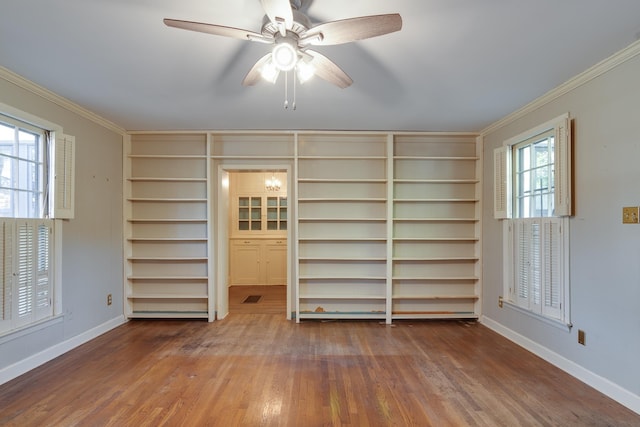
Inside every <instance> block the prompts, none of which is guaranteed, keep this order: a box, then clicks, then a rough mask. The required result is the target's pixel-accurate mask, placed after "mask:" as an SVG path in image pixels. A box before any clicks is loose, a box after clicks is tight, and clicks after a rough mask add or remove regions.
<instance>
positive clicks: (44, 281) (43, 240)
mask: <svg viewBox="0 0 640 427" xmlns="http://www.w3.org/2000/svg"><path fill="white" fill-rule="evenodd" d="M50 235H51V228H50V227H49V226H48V225H47V224H42V223H40V224H37V235H36V236H35V237H36V242H35V244H36V247H37V262H36V264H35V272H36V277H35V279H36V280H35V319H34V320H39V319H42V318H44V317H47V316H50V315H51V314H53V313H52V299H53V298H52V297H53V296H52V295H51V274H50V273H51V271H50V265H51V250H50V245H49V236H50Z"/></svg>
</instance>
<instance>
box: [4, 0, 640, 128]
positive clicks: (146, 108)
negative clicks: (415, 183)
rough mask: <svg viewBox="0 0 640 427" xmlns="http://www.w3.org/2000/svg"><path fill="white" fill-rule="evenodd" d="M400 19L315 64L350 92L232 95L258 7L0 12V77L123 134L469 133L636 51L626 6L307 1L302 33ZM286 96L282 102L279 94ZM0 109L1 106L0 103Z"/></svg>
mask: <svg viewBox="0 0 640 427" xmlns="http://www.w3.org/2000/svg"><path fill="white" fill-rule="evenodd" d="M394 12H398V13H400V14H401V16H402V19H403V28H402V30H401V31H400V32H397V33H393V34H388V35H385V36H381V37H377V38H373V39H368V40H363V41H359V42H354V43H350V44H346V45H339V46H321V47H317V48H316V50H318V51H320V52H322V53H323V54H325V55H326V56H328V57H329V58H331V59H332V60H333V61H334V62H336V63H337V64H338V65H339V66H340V67H341V68H342V69H343V70H344V71H346V72H347V74H349V75H350V76H351V77H352V78H353V80H354V84H353V85H352V86H351V87H349V88H347V89H339V88H337V87H334V86H332V85H330V84H329V83H327V82H325V81H323V80H320V79H317V78H316V79H314V80H312V81H311V82H309V83H307V84H305V85H304V86H299V87H298V89H297V109H296V110H295V111H293V110H292V109H291V108H290V109H288V110H285V109H284V108H283V102H284V82H283V76H281V77H280V79H279V80H278V82H277V83H276V85H270V84H268V83H260V84H259V85H256V86H254V87H243V86H242V85H241V81H242V79H243V78H244V76H245V74H246V73H247V71H248V70H249V69H250V68H251V66H252V65H253V63H254V62H255V61H256V60H257V59H258V58H260V57H261V56H262V55H264V54H265V53H267V51H268V49H269V46H268V45H263V44H260V43H251V42H245V41H242V40H237V39H230V38H224V37H220V36H213V35H208V34H201V33H194V32H190V31H184V30H178V29H175V28H169V27H167V26H165V25H164V24H163V23H162V19H163V18H175V19H184V20H192V21H200V22H209V23H215V24H220V25H227V26H231V27H238V28H243V29H247V30H251V31H256V32H260V27H261V22H262V17H263V15H264V13H263V10H262V8H261V5H260V2H259V0H182V1H175V0H2V5H1V8H0V65H2V66H4V67H6V68H8V69H9V70H11V71H13V72H15V73H18V74H20V75H22V76H23V77H25V78H27V79H29V80H31V81H33V82H35V83H37V84H39V85H41V86H44V87H45V88H47V89H49V90H51V91H53V92H56V93H57V94H59V95H62V96H64V97H66V98H67V99H69V100H71V101H74V102H75V103H77V104H79V105H81V106H83V107H85V108H87V109H89V110H91V111H93V112H94V113H96V114H98V115H100V116H102V117H104V118H106V119H107V120H110V121H112V122H113V123H115V124H117V125H119V126H121V127H123V128H125V129H127V130H165V129H168V130H178V129H340V130H361V129H366V130H423V131H479V130H481V129H483V128H484V127H486V126H488V125H489V124H491V123H493V122H495V121H496V120H498V119H500V118H502V117H504V116H505V115H507V114H509V113H511V112H513V111H514V110H516V109H518V108H520V107H522V106H524V105H525V104H527V103H529V102H531V101H533V100H534V99H536V98H538V97H540V96H542V95H543V94H545V93H546V92H548V91H549V90H551V89H553V88H554V87H556V86H558V85H560V84H561V83H563V82H565V81H567V80H568V79H570V78H571V77H573V76H575V75H577V74H579V73H580V72H582V71H584V70H586V69H588V68H589V67H591V66H593V65H595V64H596V63H598V62H600V61H602V60H604V59H606V58H607V57H609V56H610V55H612V54H614V53H616V52H617V51H619V50H621V49H623V48H625V47H626V46H628V45H629V44H631V43H633V42H635V41H636V40H637V39H638V38H640V1H638V0H606V1H604V0H528V1H527V0H395V1H390V0H387V1H385V0H351V1H344V0H313V1H312V3H311V4H310V6H309V11H308V13H309V16H310V17H311V18H312V20H313V21H314V22H316V21H317V22H323V21H330V20H336V19H344V18H351V17H356V16H363V15H374V14H383V13H394ZM290 92H291V88H290ZM1 99H2V95H1V94H0V100H1Z"/></svg>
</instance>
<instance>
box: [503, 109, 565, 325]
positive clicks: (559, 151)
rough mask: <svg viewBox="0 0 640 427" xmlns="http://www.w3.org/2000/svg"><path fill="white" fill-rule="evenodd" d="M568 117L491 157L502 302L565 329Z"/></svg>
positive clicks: (525, 135) (527, 134)
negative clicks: (500, 227)
mask: <svg viewBox="0 0 640 427" xmlns="http://www.w3.org/2000/svg"><path fill="white" fill-rule="evenodd" d="M569 126H570V122H569V117H568V115H564V116H561V117H558V118H556V119H554V120H552V121H550V122H547V123H544V124H543V125H540V126H538V127H536V128H534V129H531V130H529V131H527V132H525V133H523V134H521V135H518V136H517V137H514V138H511V139H509V140H507V141H506V142H505V144H504V146H503V147H500V148H498V149H496V151H495V153H494V163H495V169H494V171H495V177H494V178H495V181H494V184H495V193H494V195H495V200H494V216H495V217H496V218H499V219H503V220H504V236H505V238H504V252H503V253H504V278H505V283H504V298H505V300H506V301H507V302H509V303H511V304H513V305H515V306H517V307H519V308H521V309H525V310H527V311H529V312H532V313H535V314H537V315H540V316H543V317H545V318H549V319H553V320H555V321H559V322H563V323H565V324H568V323H569V307H568V305H569V298H568V297H569V279H568V249H569V248H568V234H569V221H568V216H569V215H571V179H570V178H571V173H570V172H571V161H570V160H571V158H570V127H569Z"/></svg>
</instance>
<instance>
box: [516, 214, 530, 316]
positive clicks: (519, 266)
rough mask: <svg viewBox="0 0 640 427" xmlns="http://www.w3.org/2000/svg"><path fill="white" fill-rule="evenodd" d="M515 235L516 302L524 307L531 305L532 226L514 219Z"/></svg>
mask: <svg viewBox="0 0 640 427" xmlns="http://www.w3.org/2000/svg"><path fill="white" fill-rule="evenodd" d="M513 232H514V233H513V237H514V240H515V245H514V246H515V251H516V252H517V255H516V259H515V260H514V261H515V294H516V303H517V304H518V305H520V306H523V307H527V308H528V307H529V292H530V289H529V288H530V282H531V278H530V270H529V257H530V253H531V246H530V240H531V239H530V237H529V234H530V228H529V227H527V221H525V220H514V222H513Z"/></svg>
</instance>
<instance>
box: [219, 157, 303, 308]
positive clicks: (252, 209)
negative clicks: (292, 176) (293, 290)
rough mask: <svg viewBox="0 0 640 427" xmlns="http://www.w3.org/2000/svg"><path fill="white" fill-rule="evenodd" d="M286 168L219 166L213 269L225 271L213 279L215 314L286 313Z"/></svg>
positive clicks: (287, 179)
mask: <svg viewBox="0 0 640 427" xmlns="http://www.w3.org/2000/svg"><path fill="white" fill-rule="evenodd" d="M288 169H289V168H288V167H283V168H277V169H276V168H273V169H272V168H269V169H266V168H265V169H256V168H255V166H254V167H250V168H242V167H238V166H233V167H228V168H227V167H224V166H220V177H221V181H220V182H221V183H222V187H225V186H226V191H220V192H219V194H218V218H219V221H218V228H219V230H218V231H219V232H218V233H217V236H218V237H217V242H216V243H217V248H218V251H217V253H218V272H219V273H220V272H221V271H223V270H224V271H225V273H224V274H218V280H217V283H218V284H219V286H218V288H219V289H218V300H219V303H218V318H223V317H224V316H226V314H227V313H234V314H235V313H264V314H267V313H268V314H280V313H281V314H282V315H286V317H287V318H290V314H289V313H290V312H291V309H290V298H289V296H290V289H289V286H288V283H289V278H290V276H291V275H290V273H289V271H290V265H291V264H290V262H289V258H290V253H291V251H290V249H289V244H288V242H289V241H290V237H289V236H290V228H291V227H290V217H291V212H290V209H289V203H288V200H289V194H288V191H287V189H288V188H289V185H288V181H289V173H288ZM223 217H224V218H226V221H224V224H223V223H222V221H220V219H221V218H223ZM223 227H224V228H223ZM223 254H226V257H225V256H223ZM225 308H226V310H225Z"/></svg>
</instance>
